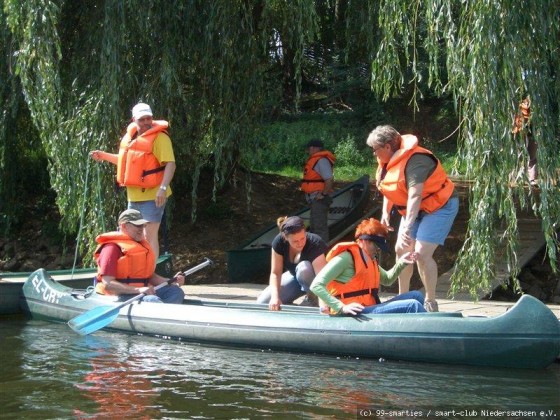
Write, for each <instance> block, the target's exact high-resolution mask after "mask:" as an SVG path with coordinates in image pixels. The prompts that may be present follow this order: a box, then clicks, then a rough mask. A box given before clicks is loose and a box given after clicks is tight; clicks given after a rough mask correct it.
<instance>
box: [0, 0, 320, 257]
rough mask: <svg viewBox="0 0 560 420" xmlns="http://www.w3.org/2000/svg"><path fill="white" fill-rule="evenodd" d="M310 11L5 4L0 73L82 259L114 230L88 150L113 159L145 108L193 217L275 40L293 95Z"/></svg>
mask: <svg viewBox="0 0 560 420" xmlns="http://www.w3.org/2000/svg"><path fill="white" fill-rule="evenodd" d="M314 13H315V9H314V5H313V3H312V2H308V1H303V0H299V1H287V0H276V1H253V2H251V1H245V0H222V1H212V2H208V1H205V0H198V1H188V2H185V1H179V0H146V1H143V2H138V1H133V0H114V1H103V0H90V1H87V2H76V1H64V0H3V15H2V18H3V19H5V22H6V24H7V27H8V28H9V33H6V30H5V27H3V28H2V30H3V32H2V36H3V39H6V38H7V37H9V38H10V40H11V41H12V42H11V43H10V44H9V45H7V46H5V48H6V49H7V50H8V51H7V53H6V56H9V57H14V59H15V63H14V68H13V69H4V70H5V71H4V73H3V74H6V73H9V74H10V75H12V76H13V75H16V74H17V76H18V80H19V82H20V83H21V90H22V92H23V95H24V97H25V102H26V104H27V107H28V108H29V110H30V114H31V118H32V121H33V125H34V126H35V127H36V129H37V130H38V132H39V134H40V137H41V141H42V144H43V147H44V149H45V150H46V153H47V156H48V159H49V173H50V177H51V185H52V188H53V189H54V190H55V192H56V203H57V206H58V209H59V210H60V214H61V215H62V223H61V226H62V227H63V228H64V229H66V230H67V231H68V232H76V231H77V230H78V227H80V226H81V227H82V236H81V240H80V243H79V245H80V247H81V249H82V251H83V253H84V254H86V251H87V250H91V246H90V244H91V243H92V239H93V238H94V236H95V235H96V234H97V233H99V232H100V231H101V230H104V229H107V228H112V227H113V226H114V220H115V215H116V214H117V212H118V211H119V209H122V207H123V200H124V198H123V197H122V196H119V195H115V194H114V189H113V182H114V181H113V179H114V169H113V168H108V167H102V166H99V165H97V166H95V165H94V164H93V163H92V161H91V159H89V158H88V151H90V150H93V149H104V150H112V151H116V149H117V147H118V138H119V136H120V135H121V134H122V133H123V130H124V128H125V126H126V124H127V122H128V121H129V119H130V109H131V108H132V106H133V105H134V104H135V103H136V102H138V101H140V100H141V101H145V102H148V103H150V104H151V105H152V108H153V109H154V111H155V113H156V117H161V118H165V119H167V120H169V121H170V127H171V131H170V134H171V138H172V140H173V142H174V148H175V154H176V159H177V163H178V169H177V172H176V175H175V178H174V185H175V186H176V191H181V190H182V191H185V190H187V191H188V189H190V191H191V195H192V203H193V207H192V217H193V219H194V217H195V215H196V197H197V189H198V183H199V179H200V173H201V170H202V169H203V168H204V167H210V168H212V170H213V173H214V185H215V191H216V190H217V189H218V188H219V187H220V186H222V185H223V183H224V182H225V180H226V178H227V174H228V173H230V172H231V171H232V170H234V169H235V168H236V165H237V164H238V163H239V162H241V161H242V156H240V155H239V150H240V145H241V144H242V143H243V142H247V141H250V139H251V138H252V137H253V136H252V134H251V133H252V132H253V130H254V128H255V125H256V124H257V123H258V121H259V118H260V115H261V112H262V109H263V106H262V105H263V102H264V101H265V100H266V99H267V98H268V97H269V95H270V89H267V88H266V85H267V83H266V82H267V72H268V70H270V64H271V60H270V48H271V47H274V46H275V45H274V39H275V36H277V35H278V34H281V37H282V45H283V46H284V54H286V53H287V52H288V51H289V52H290V54H291V57H292V58H291V59H290V61H289V62H287V67H289V68H291V69H293V71H292V72H291V76H290V77H291V79H292V80H291V82H292V83H294V84H295V89H296V92H297V90H298V89H299V84H298V83H297V80H298V78H297V77H296V75H297V73H298V72H299V66H300V62H301V51H302V50H303V44H304V43H305V42H308V41H309V40H310V39H312V38H313V36H314V35H313V33H314V28H315V15H314ZM284 61H285V60H284ZM6 138H8V137H6V136H4V137H3V140H5V139H6Z"/></svg>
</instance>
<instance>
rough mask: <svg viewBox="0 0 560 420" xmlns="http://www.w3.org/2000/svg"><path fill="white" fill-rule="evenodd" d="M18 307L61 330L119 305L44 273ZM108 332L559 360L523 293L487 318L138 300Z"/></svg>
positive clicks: (466, 358)
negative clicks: (60, 326) (65, 324)
mask: <svg viewBox="0 0 560 420" xmlns="http://www.w3.org/2000/svg"><path fill="white" fill-rule="evenodd" d="M187 288H188V286H187ZM187 290H188V289H187ZM21 303H22V307H23V309H24V311H25V312H27V313H28V314H30V315H31V316H33V317H37V318H41V319H48V320H54V321H59V322H67V321H69V320H71V319H72V318H74V317H76V316H78V315H80V314H82V313H84V312H86V311H89V310H92V309H94V308H99V307H100V306H108V307H109V309H111V308H112V307H116V306H117V305H118V303H116V302H115V299H114V298H110V297H107V296H99V295H96V294H91V295H87V294H84V293H80V292H78V291H75V290H72V289H70V288H68V287H66V286H64V285H62V284H60V283H57V282H56V281H54V280H53V279H52V278H51V277H50V276H49V274H48V273H47V272H46V271H45V270H37V271H36V272H34V273H33V274H32V275H31V276H29V278H28V280H27V281H26V282H25V284H24V286H23V298H22V301H21ZM99 309H100V308H99ZM104 325H105V324H104ZM105 328H106V329H111V330H117V331H122V332H127V333H134V334H141V335H152V336H159V337H165V338H173V339H178V340H188V341H192V342H198V343H212V344H216V345H225V346H241V347H248V348H251V349H255V348H261V349H275V350H285V351H296V352H307V353H316V354H334V355H337V356H353V357H367V358H381V357H382V358H384V359H387V360H407V361H415V362H431V363H448V364H467V365H480V366H505V367H512V368H544V367H546V366H548V365H550V364H551V363H553V362H554V361H555V359H556V357H557V356H558V354H559V353H560V324H559V322H558V319H557V318H556V316H555V315H554V314H553V313H552V311H551V310H550V309H549V308H548V307H547V306H546V305H544V304H543V303H542V302H540V301H539V300H537V299H535V298H534V297H532V296H529V295H525V296H523V297H522V298H521V299H520V300H519V301H518V302H517V303H516V304H515V305H514V306H513V307H512V308H510V309H509V311H507V312H505V313H504V314H502V315H499V316H496V317H491V318H486V317H464V316H463V315H462V314H461V313H441V312H439V313H420V314H381V315H380V314H376V315H375V314H372V315H360V316H357V317H350V316H329V315H323V314H319V313H318V311H317V308H308V307H299V306H292V305H284V306H283V309H282V310H281V311H269V310H268V306H267V305H262V304H256V303H239V302H232V303H229V302H223V301H222V302H217V301H207V300H186V301H185V303H184V304H180V305H175V304H163V303H149V302H141V301H140V302H139V301H135V302H134V303H132V304H129V305H126V306H123V307H122V308H120V309H119V310H117V312H116V313H115V318H114V320H113V321H112V323H110V324H108V326H106V327H105ZM69 331H71V330H70V328H69ZM94 333H95V332H94ZM139 339H141V338H139Z"/></svg>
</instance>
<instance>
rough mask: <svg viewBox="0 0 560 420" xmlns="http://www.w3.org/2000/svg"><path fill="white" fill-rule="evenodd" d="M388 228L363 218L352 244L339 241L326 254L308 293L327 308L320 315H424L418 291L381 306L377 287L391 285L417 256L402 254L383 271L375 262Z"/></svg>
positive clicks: (374, 220) (422, 297) (385, 245)
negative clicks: (408, 313)
mask: <svg viewBox="0 0 560 420" xmlns="http://www.w3.org/2000/svg"><path fill="white" fill-rule="evenodd" d="M387 235H388V229H387V226H385V225H383V224H381V223H380V222H379V221H378V220H376V219H373V218H372V219H366V220H364V221H362V222H361V223H360V224H359V225H358V227H357V228H356V233H355V238H356V241H355V242H342V243H339V244H337V245H335V246H334V248H333V249H332V250H331V251H329V253H328V254H327V265H325V266H324V267H323V269H322V270H321V271H319V273H318V274H317V276H316V277H315V279H314V280H313V283H311V291H312V292H313V293H315V294H316V295H317V296H318V297H319V299H321V300H322V301H323V302H324V303H325V304H326V305H327V306H326V307H322V308H321V312H323V313H330V314H332V315H336V314H346V315H358V314H360V313H362V314H372V313H373V314H382V313H407V312H426V310H425V309H424V296H423V295H422V293H420V292H418V291H411V292H407V293H403V294H402V295H397V296H395V297H394V298H392V299H389V300H388V301H386V302H384V303H381V301H380V300H379V296H378V291H379V285H380V284H383V285H386V286H388V285H391V284H392V283H394V282H395V280H396V279H397V278H398V276H399V273H400V272H401V271H402V270H403V269H404V268H405V267H406V266H407V265H408V264H413V263H414V262H415V261H416V258H417V254H416V253H411V252H407V253H405V254H403V255H402V256H401V257H400V258H399V260H398V261H397V263H396V264H395V266H394V267H393V268H392V269H391V270H389V271H385V270H384V269H383V268H381V267H380V266H379V264H378V263H377V259H378V255H379V251H380V250H383V251H388V246H387Z"/></svg>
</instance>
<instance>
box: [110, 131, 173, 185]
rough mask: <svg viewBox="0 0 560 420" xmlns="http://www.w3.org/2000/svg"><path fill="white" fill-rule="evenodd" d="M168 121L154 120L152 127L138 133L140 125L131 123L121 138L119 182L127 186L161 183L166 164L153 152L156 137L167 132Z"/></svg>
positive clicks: (118, 163) (118, 162) (118, 161)
mask: <svg viewBox="0 0 560 420" xmlns="http://www.w3.org/2000/svg"><path fill="white" fill-rule="evenodd" d="M168 127H169V123H168V122H167V121H153V123H152V127H151V128H150V129H149V130H148V131H146V132H145V133H143V134H142V135H140V136H139V135H138V127H137V126H136V124H135V123H130V124H129V125H128V127H127V129H126V134H125V135H124V136H123V138H122V140H121V144H120V147H119V156H118V160H117V182H118V183H119V185H122V186H127V187H142V188H154V187H157V186H159V185H160V184H161V181H162V180H163V171H164V169H165V165H162V164H161V162H159V161H158V160H157V158H156V157H155V156H154V154H153V146H154V141H155V139H156V137H157V136H158V135H159V134H160V133H165V134H167V131H166V130H167V128H168Z"/></svg>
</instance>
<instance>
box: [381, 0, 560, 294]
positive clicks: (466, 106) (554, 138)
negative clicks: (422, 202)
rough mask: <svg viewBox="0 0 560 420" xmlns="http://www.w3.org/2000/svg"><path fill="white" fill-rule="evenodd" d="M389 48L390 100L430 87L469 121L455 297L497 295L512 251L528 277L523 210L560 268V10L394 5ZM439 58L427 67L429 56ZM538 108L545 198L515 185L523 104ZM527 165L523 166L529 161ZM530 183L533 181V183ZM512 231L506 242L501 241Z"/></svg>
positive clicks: (385, 78) (486, 4)
mask: <svg viewBox="0 0 560 420" xmlns="http://www.w3.org/2000/svg"><path fill="white" fill-rule="evenodd" d="M378 7H379V9H378V11H377V13H378V17H379V20H378V24H379V27H378V30H379V31H380V37H379V43H378V45H377V47H376V48H377V52H376V56H375V59H374V60H373V62H372V79H371V83H372V89H374V90H375V91H376V92H377V93H378V94H379V95H381V96H382V97H384V98H387V97H389V96H391V95H394V94H396V93H399V92H400V91H402V89H403V87H404V86H405V85H406V84H412V86H413V88H414V91H415V94H416V96H415V98H419V97H421V95H422V94H423V92H422V91H421V89H419V86H420V82H421V81H422V80H426V79H428V81H429V86H430V87H431V89H433V90H435V91H436V92H438V93H439V94H446V93H448V94H452V95H453V97H454V98H455V101H456V104H457V111H458V113H459V114H460V120H461V121H462V127H461V128H462V130H461V144H460V146H461V147H460V153H459V158H460V159H464V161H465V163H466V168H467V173H466V176H467V178H468V179H469V180H472V181H473V183H472V189H471V191H470V208H469V210H470V219H469V223H468V231H467V237H466V241H465V244H464V246H463V248H462V250H461V252H460V255H459V259H458V261H457V263H456V265H455V270H454V274H453V276H452V285H453V286H452V292H453V293H456V292H458V291H459V290H468V291H470V292H471V294H472V295H473V296H474V295H475V294H476V292H477V291H480V290H484V291H489V288H490V284H491V279H492V278H493V276H494V269H495V265H496V249H497V248H498V246H502V247H505V250H506V256H507V261H508V264H509V267H510V270H511V272H512V274H513V275H515V274H516V273H517V272H518V263H517V258H516V249H517V246H518V243H517V242H518V217H517V212H516V203H520V204H521V206H522V207H530V209H531V210H532V211H533V212H534V214H535V215H537V216H538V217H539V218H541V219H542V230H543V232H544V234H545V238H546V243H547V249H548V255H549V256H550V258H551V260H552V261H554V262H555V261H556V251H557V249H558V241H557V237H556V232H555V229H556V230H557V229H558V227H559V226H558V224H559V222H560V189H559V188H558V167H559V159H560V153H559V152H560V150H559V149H560V143H559V112H558V110H559V106H560V81H559V79H558V69H560V51H559V48H560V42H559V41H560V2H559V1H558V0H543V1H540V2H527V1H522V0H519V1H518V0H511V1H503V0H502V1H498V0H472V1H447V0H422V1H420V0H416V1H413V2H411V1H409V0H385V1H381V2H379V4H378ZM422 54H424V55H426V56H427V57H429V61H428V63H425V62H421V61H420V60H419V59H418V57H419V56H420V55H422ZM526 93H529V94H530V96H531V99H532V111H533V112H532V116H533V120H532V121H533V126H534V136H535V139H536V141H537V143H538V146H539V147H538V168H539V185H540V190H539V192H538V193H535V192H534V191H532V190H528V189H526V188H524V187H523V184H524V182H519V183H517V185H512V184H511V183H510V181H511V177H512V175H513V176H515V175H516V174H518V173H520V171H523V168H524V167H525V165H526V163H527V159H528V157H527V152H526V150H525V148H524V147H523V145H520V144H518V143H517V142H515V141H513V139H512V136H511V128H512V115H513V114H514V113H515V112H517V107H518V104H519V102H520V101H521V99H522V98H523V95H524V94H526ZM520 157H521V159H520ZM525 180H526V178H525ZM501 232H503V234H501Z"/></svg>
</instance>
